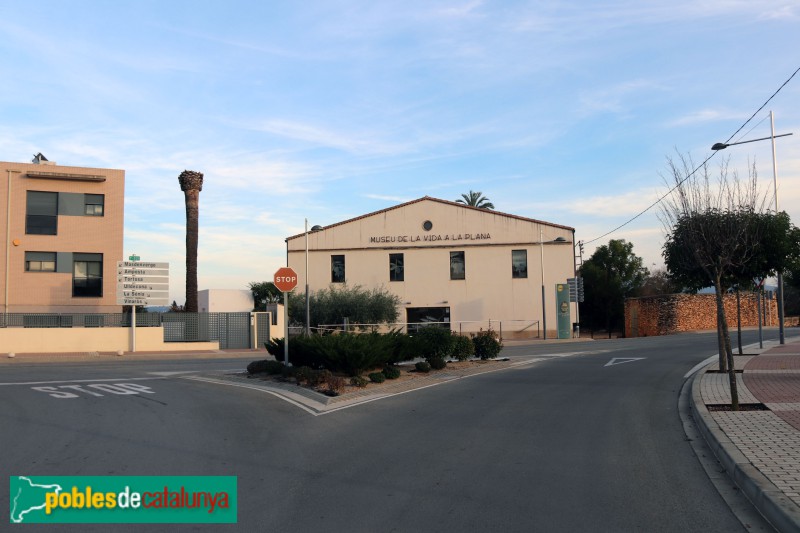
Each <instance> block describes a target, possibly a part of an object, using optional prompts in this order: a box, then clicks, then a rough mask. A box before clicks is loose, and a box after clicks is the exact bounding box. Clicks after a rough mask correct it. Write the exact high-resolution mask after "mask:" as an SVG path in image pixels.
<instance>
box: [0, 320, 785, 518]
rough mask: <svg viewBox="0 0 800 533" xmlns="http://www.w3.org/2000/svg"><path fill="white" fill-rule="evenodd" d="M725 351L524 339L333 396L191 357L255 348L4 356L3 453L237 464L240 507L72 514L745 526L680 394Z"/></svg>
mask: <svg viewBox="0 0 800 533" xmlns="http://www.w3.org/2000/svg"><path fill="white" fill-rule="evenodd" d="M754 335H755V332H752V331H749V332H746V341H745V342H753V341H754V340H755V338H754ZM766 335H767V336H768V338H769V336H772V337H774V336H775V335H776V332H774V331H767V332H766ZM714 353H716V341H715V338H714V336H713V335H712V334H686V335H676V336H670V337H660V338H646V339H627V340H612V341H600V340H598V341H593V342H580V343H568V344H542V345H536V346H516V347H509V348H506V349H505V350H504V355H506V356H509V357H511V358H513V359H518V360H520V361H522V360H524V359H527V358H530V357H531V356H538V357H543V359H542V360H540V361H539V362H536V363H532V364H527V365H520V366H519V367H517V368H515V369H510V370H504V371H500V372H494V373H490V374H485V375H481V376H477V377H473V378H470V379H464V380H458V381H456V382H452V383H448V384H445V385H442V386H438V387H432V388H428V389H423V390H419V391H415V392H412V393H409V394H403V395H399V396H394V397H391V398H387V399H383V400H380V401H376V402H372V403H368V404H363V405H360V406H356V407H353V408H349V409H344V410H341V411H336V412H332V413H330V414H326V415H324V416H311V415H310V414H308V413H307V412H305V411H303V410H301V409H298V408H297V407H295V406H294V405H291V404H289V403H286V402H284V401H283V400H281V399H278V398H276V397H273V396H272V395H269V394H265V393H263V392H259V391H253V390H248V389H241V388H236V387H226V386H221V385H215V384H210V383H203V382H197V381H190V380H186V379H182V378H181V376H182V375H189V374H176V372H187V373H188V372H192V371H203V372H207V371H209V370H211V369H216V370H226V369H241V368H243V367H244V366H245V364H246V362H247V360H242V361H232V360H225V361H216V362H215V361H207V360H205V361H204V360H196V361H189V362H155V361H148V362H143V361H142V362H127V361H126V362H122V361H119V362H118V361H115V362H113V363H106V364H96V363H85V364H84V363H80V364H76V363H73V364H47V365H5V366H2V367H0V372H2V374H1V375H2V378H1V379H0V423H2V426H1V427H2V428H3V431H2V432H0V454H2V455H1V456H0V457H2V458H1V459H0V467H1V468H0V471H2V472H3V475H6V476H10V475H234V476H238V494H239V505H238V522H239V523H238V526H219V525H212V526H197V525H185V526H176V525H160V526H159V525H150V526H147V525H135V526H132V525H112V526H108V525H102V526H87V525H80V526H74V527H72V526H58V530H59V531H143V530H144V531H173V530H192V531H219V530H221V529H222V528H226V529H229V530H236V531H239V530H241V531H270V532H271V531H275V532H283V531H291V532H305V531H348V532H350V531H353V532H357V531H365V532H375V531H414V532H418V531H437V532H438V531H526V532H530V531H703V532H715V531H719V532H723V531H724V532H730V531H743V530H744V528H743V527H742V526H741V524H740V523H739V522H738V520H737V519H736V518H735V517H734V516H733V514H732V513H731V511H730V510H729V508H728V507H727V505H726V504H725V503H724V501H723V500H722V499H721V498H720V496H719V495H718V493H717V491H716V490H715V488H714V487H713V486H712V484H711V483H710V481H709V479H708V477H707V475H706V474H705V472H704V471H703V469H702V468H701V467H700V465H699V463H698V461H697V458H696V457H695V456H694V453H693V451H692V448H691V446H690V445H689V443H688V442H687V440H686V436H685V434H684V432H683V429H682V425H681V421H680V418H679V416H678V412H677V399H678V394H679V391H680V389H681V386H682V384H683V381H684V375H685V374H686V372H687V371H688V370H689V369H691V368H692V367H693V366H695V364H697V363H698V362H700V361H701V360H703V359H705V358H707V357H708V356H710V355H713V354H714ZM0 501H3V502H8V501H9V494H8V485H7V484H6V483H5V482H4V483H0ZM26 529H30V530H38V529H42V530H49V531H54V530H55V529H53V526H47V525H44V526H40V527H38V528H37V527H32V526H26Z"/></svg>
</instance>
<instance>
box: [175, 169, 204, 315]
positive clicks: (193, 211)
mask: <svg viewBox="0 0 800 533" xmlns="http://www.w3.org/2000/svg"><path fill="white" fill-rule="evenodd" d="M178 181H179V182H180V184H181V190H182V191H183V195H184V200H185V203H186V305H185V306H184V310H185V311H186V312H187V313H196V312H197V233H198V218H199V209H198V204H199V203H200V191H202V190H203V173H202V172H195V171H194V170H184V171H183V172H181V175H180V176H178Z"/></svg>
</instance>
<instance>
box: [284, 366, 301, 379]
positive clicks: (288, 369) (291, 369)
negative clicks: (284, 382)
mask: <svg viewBox="0 0 800 533" xmlns="http://www.w3.org/2000/svg"><path fill="white" fill-rule="evenodd" d="M296 372H297V367H296V366H284V367H283V368H281V377H282V378H283V379H292V378H293V377H294V376H295V373H296Z"/></svg>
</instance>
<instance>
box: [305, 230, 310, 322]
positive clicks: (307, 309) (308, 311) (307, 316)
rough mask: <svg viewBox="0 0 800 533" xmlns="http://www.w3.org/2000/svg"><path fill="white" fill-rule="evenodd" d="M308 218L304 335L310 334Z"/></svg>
mask: <svg viewBox="0 0 800 533" xmlns="http://www.w3.org/2000/svg"><path fill="white" fill-rule="evenodd" d="M308 300H309V296H308V219H306V335H307V336H308V335H311V309H309V307H308Z"/></svg>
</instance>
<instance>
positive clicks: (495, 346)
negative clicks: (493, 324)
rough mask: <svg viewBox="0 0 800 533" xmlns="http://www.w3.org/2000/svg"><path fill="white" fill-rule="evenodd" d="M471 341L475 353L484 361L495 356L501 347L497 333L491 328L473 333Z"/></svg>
mask: <svg viewBox="0 0 800 533" xmlns="http://www.w3.org/2000/svg"><path fill="white" fill-rule="evenodd" d="M472 343H473V344H474V345H475V355H477V356H478V357H480V358H481V359H482V360H484V361H485V360H486V359H493V358H495V357H497V356H498V354H499V353H500V350H502V349H503V343H501V342H500V341H499V340H498V339H497V333H496V332H495V331H493V330H491V329H489V330H486V331H483V330H480V331H479V332H478V333H474V334H473V335H472Z"/></svg>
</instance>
